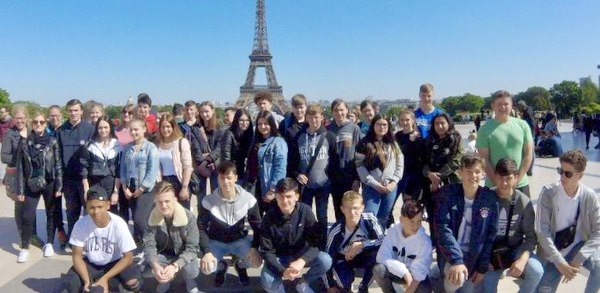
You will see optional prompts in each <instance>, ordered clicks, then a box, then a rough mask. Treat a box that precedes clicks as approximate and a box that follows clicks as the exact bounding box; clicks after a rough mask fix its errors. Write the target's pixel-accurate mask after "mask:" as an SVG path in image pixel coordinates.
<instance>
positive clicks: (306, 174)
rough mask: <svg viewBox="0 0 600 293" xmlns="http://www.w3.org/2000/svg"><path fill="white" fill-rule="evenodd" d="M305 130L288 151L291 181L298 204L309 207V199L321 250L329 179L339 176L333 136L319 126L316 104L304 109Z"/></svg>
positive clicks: (319, 119)
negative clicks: (294, 182)
mask: <svg viewBox="0 0 600 293" xmlns="http://www.w3.org/2000/svg"><path fill="white" fill-rule="evenodd" d="M306 120H307V121H308V128H306V129H305V130H303V131H302V132H300V133H299V135H298V140H297V141H296V143H295V144H294V145H295V146H296V149H294V150H292V152H291V153H292V159H291V162H292V167H291V168H289V169H290V170H292V176H293V178H296V180H297V181H298V183H300V185H301V186H302V190H301V194H300V197H301V201H302V202H303V203H305V204H307V205H308V206H312V203H313V198H314V201H315V205H316V207H317V221H318V226H319V235H320V236H321V237H320V246H319V247H320V248H324V247H325V241H326V240H327V239H326V237H327V204H328V203H329V193H330V191H331V180H330V178H331V177H332V176H333V174H334V173H337V172H339V171H338V170H337V168H336V167H337V166H336V164H337V163H338V162H339V160H338V155H337V148H336V139H335V135H334V134H333V133H331V132H329V131H327V129H326V128H325V126H323V125H322V122H323V107H321V105H320V104H316V103H315V104H310V105H308V107H307V109H306Z"/></svg>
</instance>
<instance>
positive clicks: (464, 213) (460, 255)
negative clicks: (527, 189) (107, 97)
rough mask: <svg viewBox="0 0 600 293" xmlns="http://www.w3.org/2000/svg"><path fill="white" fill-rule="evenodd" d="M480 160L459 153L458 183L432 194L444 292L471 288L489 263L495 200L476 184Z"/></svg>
mask: <svg viewBox="0 0 600 293" xmlns="http://www.w3.org/2000/svg"><path fill="white" fill-rule="evenodd" d="M483 164H484V163H483V160H482V159H481V158H480V157H478V156H476V155H473V154H467V155H465V156H463V157H462V158H461V160H460V169H459V170H458V174H459V175H460V177H461V178H462V180H463V181H462V183H454V184H451V185H446V186H444V187H442V189H440V190H439V191H438V192H436V194H434V198H435V199H436V203H437V204H436V212H435V214H434V215H435V218H434V221H433V233H434V236H435V237H434V239H435V245H436V249H437V251H438V266H439V268H440V271H441V272H442V276H444V289H445V290H446V292H455V291H457V290H458V289H460V292H473V288H474V285H475V284H477V283H479V282H481V281H482V280H483V277H484V276H485V273H486V272H487V271H488V268H489V265H490V256H491V253H492V246H493V244H494V240H495V239H496V229H497V224H498V200H497V198H496V195H495V194H494V192H493V191H491V190H489V189H488V188H486V187H481V186H479V182H480V181H481V179H483V176H484V175H485V172H484V171H483V170H484V169H483V168H484V165H483Z"/></svg>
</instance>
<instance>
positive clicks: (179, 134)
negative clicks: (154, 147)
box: [156, 113, 183, 142]
mask: <svg viewBox="0 0 600 293" xmlns="http://www.w3.org/2000/svg"><path fill="white" fill-rule="evenodd" d="M165 121H166V122H167V123H169V124H170V125H171V128H173V134H172V135H171V136H173V137H174V138H175V139H173V141H175V140H178V139H180V138H182V137H183V133H182V132H181V129H179V125H177V122H175V118H174V117H173V115H171V113H163V114H162V116H161V117H160V120H158V131H157V132H156V139H157V140H156V141H157V142H165V141H164V139H165V138H164V137H163V135H162V132H161V130H160V129H161V126H162V124H163V122H165Z"/></svg>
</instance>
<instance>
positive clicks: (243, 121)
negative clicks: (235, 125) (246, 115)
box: [238, 119, 250, 123]
mask: <svg viewBox="0 0 600 293" xmlns="http://www.w3.org/2000/svg"><path fill="white" fill-rule="evenodd" d="M238 121H239V122H240V123H250V119H240V120H238Z"/></svg>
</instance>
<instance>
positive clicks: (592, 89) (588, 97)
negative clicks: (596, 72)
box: [580, 77, 600, 106]
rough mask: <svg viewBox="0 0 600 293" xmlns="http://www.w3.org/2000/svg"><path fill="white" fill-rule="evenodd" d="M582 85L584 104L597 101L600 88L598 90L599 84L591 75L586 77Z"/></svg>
mask: <svg viewBox="0 0 600 293" xmlns="http://www.w3.org/2000/svg"><path fill="white" fill-rule="evenodd" d="M580 87H581V94H582V96H583V102H584V103H585V105H584V106H587V105H589V104H590V103H593V102H595V101H596V98H597V97H598V94H599V93H600V90H598V86H597V85H596V84H595V83H594V82H593V81H592V78H591V77H587V78H585V79H584V80H583V81H582V82H581V85H580Z"/></svg>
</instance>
